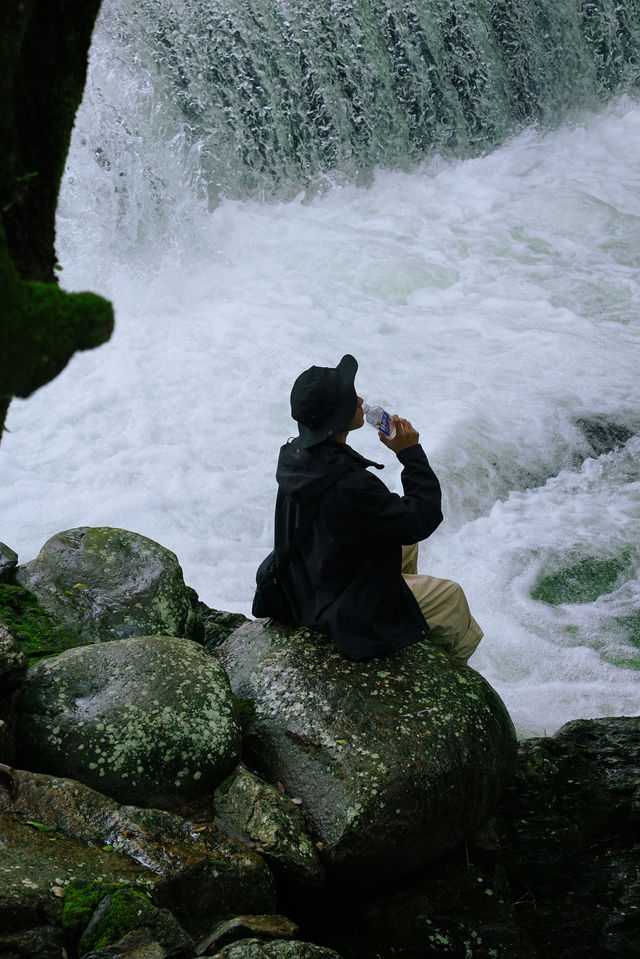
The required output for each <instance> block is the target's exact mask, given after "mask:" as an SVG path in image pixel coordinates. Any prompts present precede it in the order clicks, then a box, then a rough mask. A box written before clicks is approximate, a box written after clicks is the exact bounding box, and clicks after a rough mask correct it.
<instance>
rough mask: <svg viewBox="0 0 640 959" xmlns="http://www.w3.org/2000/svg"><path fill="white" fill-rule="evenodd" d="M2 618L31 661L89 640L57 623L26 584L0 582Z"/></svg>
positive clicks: (53, 654)
mask: <svg viewBox="0 0 640 959" xmlns="http://www.w3.org/2000/svg"><path fill="white" fill-rule="evenodd" d="M0 622H1V623H4V625H5V626H7V628H8V629H9V630H10V631H11V632H12V633H13V635H14V636H15V637H16V639H17V640H18V642H19V643H20V645H21V647H22V650H23V652H24V653H25V655H26V656H27V658H28V662H29V665H30V666H31V665H33V663H35V662H38V661H39V660H40V659H45V658H46V657H49V656H57V655H58V653H61V652H63V651H64V650H65V649H72V648H73V647H75V646H84V645H86V642H85V641H84V640H83V639H82V638H81V637H80V636H78V635H77V634H76V633H73V632H72V631H71V630H69V629H66V628H65V627H64V626H62V625H61V624H60V623H57V622H56V621H55V620H54V619H53V617H52V616H51V615H50V614H49V613H48V612H47V611H46V610H45V609H44V608H43V607H42V606H40V604H39V603H38V601H37V599H36V597H35V596H34V595H33V593H30V592H29V590H27V589H24V588H23V587H22V586H12V585H9V584H7V583H0Z"/></svg>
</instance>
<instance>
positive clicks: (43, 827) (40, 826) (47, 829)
mask: <svg viewBox="0 0 640 959" xmlns="http://www.w3.org/2000/svg"><path fill="white" fill-rule="evenodd" d="M26 823H27V826H33V828H34V829H39V830H40V832H51V830H52V829H53V826H47V825H45V823H43V822H35V820H33V819H27V820H26Z"/></svg>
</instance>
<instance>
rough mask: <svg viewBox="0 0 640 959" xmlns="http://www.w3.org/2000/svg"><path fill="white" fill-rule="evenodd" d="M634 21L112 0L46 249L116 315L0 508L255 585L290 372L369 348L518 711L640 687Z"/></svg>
mask: <svg viewBox="0 0 640 959" xmlns="http://www.w3.org/2000/svg"><path fill="white" fill-rule="evenodd" d="M639 32H640V10H638V5H637V3H633V2H627V3H607V2H604V0H601V2H599V3H597V4H596V3H589V2H586V0H585V2H580V3H578V2H577V0H576V2H569V0H565V2H561V3H560V2H558V3H551V2H549V3H548V4H547V6H546V7H545V6H544V5H543V4H541V3H540V2H538V0H536V2H533V0H531V2H528V0H519V2H517V3H516V2H513V3H506V2H497V0H496V2H490V0H475V2H473V3H471V2H470V0H453V2H451V0H449V2H447V3H445V2H444V0H432V2H429V3H423V2H418V0H358V2H346V0H344V2H337V0H336V2H327V0H324V2H321V0H314V3H311V2H310V0H297V2H285V0H279V2H278V0H271V2H267V0H261V2H257V0H253V2H243V3H239V2H237V3H236V4H235V5H232V4H231V3H228V2H225V3H222V2H217V3H213V2H210V3H202V2H199V3H195V2H187V0H184V2H177V0H174V2H169V0H144V2H138V3H133V2H132V0H120V2H116V0H106V2H105V5H104V8H103V12H102V14H101V17H100V21H99V24H98V27H97V30H96V35H95V38H94V45H93V49H92V54H91V68H90V75H89V82H88V85H87V92H86V96H85V100H84V103H83V106H82V108H81V110H80V113H79V115H78V121H77V126H76V130H75V133H74V139H73V143H72V149H71V152H70V156H69V162H68V167H67V171H66V174H65V180H64V185H63V190H62V194H61V200H60V207H59V219H58V256H59V260H60V264H61V266H62V267H63V270H62V273H61V278H62V281H63V285H64V286H65V287H66V288H67V289H83V288H90V289H93V290H95V291H97V292H101V293H103V294H104V295H106V296H108V297H110V298H111V299H112V300H113V302H114V304H115V307H116V315H117V328H116V333H115V334H114V336H113V338H112V340H111V342H110V343H109V344H107V345H106V346H104V347H103V348H101V349H100V350H98V351H96V352H92V353H87V354H80V355H78V356H76V357H75V358H74V360H73V361H72V362H71V364H70V365H69V367H68V368H67V370H66V371H65V372H64V373H63V374H62V375H61V376H60V377H58V379H56V380H55V381H54V382H53V383H51V384H50V385H48V386H47V387H45V388H43V389H42V390H40V391H39V392H38V393H37V394H36V395H35V396H34V397H32V398H31V399H29V400H28V401H25V402H18V401H16V402H14V404H13V405H12V407H11V410H10V416H9V420H8V427H9V429H10V430H11V433H10V434H8V435H7V436H6V437H5V438H4V440H3V444H2V454H1V460H0V471H1V473H2V478H1V482H0V509H1V511H2V517H3V525H2V531H1V538H2V539H3V540H4V541H5V542H7V543H8V544H9V545H11V546H12V547H13V548H14V549H16V550H17V551H18V552H19V554H20V557H21V560H22V561H26V560H27V559H30V558H31V557H32V556H33V555H35V553H36V552H37V551H38V549H39V548H40V546H41V545H42V543H43V542H44V540H45V539H46V538H47V537H48V536H49V535H51V534H53V533H54V532H57V531H59V530H61V529H65V528H69V527H72V526H78V525H86V524H88V525H97V524H105V525H114V526H122V527H126V528H129V529H133V530H136V531H138V532H141V533H144V534H145V535H148V536H151V537H152V538H154V539H156V540H158V541H159V542H161V543H163V544H164V545H166V546H168V547H170V548H171V549H173V550H174V551H175V552H176V553H177V554H178V557H179V559H180V561H181V563H182V565H183V568H184V571H185V578H186V580H187V582H188V583H190V584H191V585H192V586H194V587H195V588H196V589H197V590H198V592H199V593H200V595H201V597H202V599H204V600H205V601H206V602H207V603H208V604H209V605H211V606H215V607H218V608H225V609H232V610H241V611H243V612H248V610H249V608H250V603H251V596H252V590H253V577H254V571H255V567H256V566H257V564H258V562H259V561H260V560H261V559H262V557H263V555H264V554H265V553H266V552H267V551H268V549H269V548H270V542H271V535H272V518H273V503H274V493H275V482H274V470H275V461H276V456H277V449H278V446H279V445H280V443H281V442H283V441H284V440H285V439H286V438H287V436H288V435H290V434H291V433H292V432H294V429H295V428H294V424H293V423H292V421H291V420H290V418H289V411H288V394H289V390H290V386H291V383H292V382H293V379H294V378H295V377H296V376H297V374H298V373H299V372H300V371H301V370H302V369H304V368H305V367H306V366H308V365H310V364H312V363H317V364H320V365H335V363H336V362H337V361H338V360H339V359H340V357H341V356H342V354H343V353H345V352H351V353H353V354H354V355H355V356H356V357H357V358H358V360H359V362H360V372H359V377H358V379H357V387H358V390H359V392H360V393H361V394H362V395H363V396H365V397H366V398H368V399H370V400H375V401H378V402H382V403H383V404H385V405H387V407H389V408H391V409H392V410H394V411H397V412H399V413H402V414H403V415H406V416H408V417H409V418H410V419H411V420H412V421H413V423H414V424H415V425H416V426H417V427H418V428H419V430H420V433H421V440H422V442H423V445H424V447H425V449H426V451H427V453H428V455H429V457H430V460H431V462H432V464H433V466H434V468H435V470H436V472H437V473H438V475H439V477H440V479H441V482H442V485H443V488H444V495H445V515H446V520H445V523H444V524H443V526H442V527H441V528H440V529H439V530H438V531H437V532H436V534H435V535H434V536H433V538H431V539H430V540H428V541H427V542H426V543H424V544H423V546H422V550H421V560H420V569H421V571H423V572H432V573H434V574H435V575H441V576H449V577H451V578H456V579H458V580H459V581H460V582H461V583H462V584H463V586H464V587H465V590H466V592H467V594H468V596H469V599H470V602H471V605H472V608H473V611H474V614H475V616H476V618H477V619H478V621H479V622H480V623H481V624H482V626H483V628H484V630H485V639H484V640H483V642H482V644H481V646H480V648H479V650H478V652H477V653H476V654H475V656H474V657H473V660H472V665H473V666H474V667H475V668H476V669H478V670H479V671H480V672H482V673H483V674H484V675H485V676H486V677H487V678H488V679H489V681H490V682H491V683H492V684H493V685H494V686H495V687H496V688H497V689H498V691H499V692H500V694H501V695H502V696H503V698H504V700H505V702H506V703H507V706H508V707H509V709H510V711H511V713H512V716H513V717H514V720H515V722H516V725H517V726H518V728H519V730H520V732H521V734H523V735H525V734H528V733H532V732H536V733H537V732H542V731H546V732H552V731H553V730H554V729H556V728H557V727H558V726H559V725H560V724H561V723H562V722H564V721H566V720H567V719H571V718H575V717H579V716H596V715H612V714H620V713H638V712H640V692H639V688H640V687H639V685H638V680H639V678H640V674H639V672H638V670H639V669H640V611H639V610H640V603H639V600H640V545H639V544H640V536H639V533H640V457H639V453H640V433H639V430H640V404H639V403H638V388H637V370H638V365H639V364H638V360H639V356H640V351H639V346H640V320H639V308H640V286H639V277H640V270H639V267H640V258H639V253H638V251H639V250H640V172H639V168H638V163H637V157H638V156H639V155H640V104H639V103H638V101H637V100H636V99H635V97H636V95H637V89H638V88H637V83H638V65H637V64H638V59H637V54H638V50H639V48H640V39H639ZM625 91H626V92H625ZM614 93H615V97H614V98H613V99H610V98H611V96H612V94H614ZM608 98H609V102H608V103H606V101H607V99H608ZM533 121H536V123H535V124H534V122H533ZM499 143H503V145H501V146H498V145H497V144H499ZM352 442H353V445H354V446H356V447H357V448H358V449H359V450H361V451H362V452H363V453H365V455H370V456H372V457H374V458H378V459H379V460H380V461H383V462H385V463H386V470H385V473H386V474H387V475H386V479H387V482H388V484H389V485H390V486H392V488H394V489H399V488H400V487H399V470H398V467H397V464H396V462H395V458H394V457H393V456H392V455H391V454H390V453H388V451H386V450H385V449H384V448H383V447H382V446H381V445H380V444H379V443H378V441H377V439H376V436H375V433H374V432H373V431H371V430H368V429H367V430H366V431H364V430H363V431H361V432H360V433H358V434H354V435H353V437H352Z"/></svg>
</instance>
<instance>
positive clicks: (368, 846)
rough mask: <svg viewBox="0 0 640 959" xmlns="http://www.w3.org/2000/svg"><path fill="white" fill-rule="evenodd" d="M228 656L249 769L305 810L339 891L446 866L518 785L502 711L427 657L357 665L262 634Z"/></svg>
mask: <svg viewBox="0 0 640 959" xmlns="http://www.w3.org/2000/svg"><path fill="white" fill-rule="evenodd" d="M219 656H220V658H221V661H222V663H223V665H224V666H225V668H226V669H227V671H228V673H229V676H230V679H231V685H232V688H233V690H234V692H235V693H236V695H238V696H240V697H243V698H250V699H252V700H254V706H255V716H254V719H253V720H252V721H251V723H250V725H249V726H248V728H247V730H246V734H245V743H244V745H245V757H246V760H247V762H248V763H250V765H251V766H252V767H253V768H254V769H256V770H257V772H258V773H259V774H260V775H261V776H263V777H264V778H265V779H266V780H267V781H269V782H271V783H276V782H281V783H282V784H283V786H284V788H285V789H286V791H287V793H288V794H289V795H290V796H291V797H295V798H298V799H300V800H301V808H302V810H303V811H304V813H305V815H306V819H307V823H308V826H309V828H310V831H311V834H312V835H313V837H314V838H315V840H316V841H317V842H318V843H319V844H320V846H319V848H321V849H322V856H323V858H324V861H325V863H326V866H327V869H328V873H329V875H330V876H332V877H333V878H335V879H339V880H353V879H356V878H357V879H358V881H360V882H362V883H380V882H381V881H389V880H391V879H393V878H395V877H398V876H401V875H403V874H405V873H407V872H409V871H410V870H412V869H415V868H416V867H418V866H420V865H422V864H423V863H425V862H428V861H430V860H432V859H435V858H436V857H438V856H440V855H442V854H443V853H445V852H447V851H448V850H450V849H452V848H453V847H454V846H456V845H457V844H458V843H460V842H461V840H462V839H464V838H465V837H467V836H471V835H472V834H473V833H474V832H475V830H476V829H477V828H478V827H480V826H481V825H482V824H483V823H484V822H485V821H486V819H487V817H489V816H490V815H491V813H492V811H493V809H494V807H495V804H496V801H497V798H498V796H499V794H500V792H501V790H502V787H503V785H504V784H505V782H506V781H507V779H508V778H509V776H510V775H511V771H512V768H513V763H514V759H515V753H516V739H515V733H514V729H513V724H512V722H511V719H510V718H509V714H508V713H507V710H506V708H505V706H504V704H503V703H502V701H501V699H500V698H499V696H498V695H497V693H496V692H495V691H494V690H493V689H492V688H491V686H490V685H489V684H488V683H487V682H486V681H485V680H484V679H483V678H482V677H481V676H480V675H478V673H476V672H474V670H472V669H470V668H469V667H462V668H459V667H455V666H453V665H452V664H451V662H450V661H449V660H448V659H447V657H446V655H445V654H444V653H443V652H441V651H440V650H439V649H437V648H435V647H433V646H431V645H429V644H428V643H422V644H419V645H415V646H411V647H409V648H407V649H404V650H402V651H401V652H399V653H396V654H394V655H393V656H389V657H386V658H384V659H376V660H371V661H368V662H364V663H362V662H361V663H353V662H350V661H348V660H347V659H345V657H344V656H343V655H342V654H341V653H340V651H339V650H338V649H337V648H336V647H335V646H334V645H333V644H332V643H330V642H329V641H328V640H326V639H323V638H322V637H320V636H318V635H316V634H314V633H312V632H310V631H309V630H305V629H286V628H282V627H278V626H277V625H276V624H273V623H271V622H270V621H265V620H258V621H255V622H252V623H249V624H247V625H246V626H243V627H241V628H240V629H239V630H237V631H236V632H235V633H233V634H232V635H231V637H230V638H229V639H228V640H227V641H226V642H225V643H224V644H223V645H222V646H221V647H220V650H219Z"/></svg>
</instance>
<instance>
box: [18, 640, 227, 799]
mask: <svg viewBox="0 0 640 959" xmlns="http://www.w3.org/2000/svg"><path fill="white" fill-rule="evenodd" d="M16 709H17V722H16V746H17V751H18V755H19V756H20V763H21V765H22V766H24V767H26V768H29V769H32V770H34V771H36V772H48V773H52V774H55V775H60V776H67V777H69V778H71V779H78V780H79V781H80V782H84V783H86V784H87V785H89V786H92V787H93V788H95V789H98V790H100V791H101V792H104V793H106V794H107V795H109V796H113V797H115V798H117V799H119V800H121V801H122V802H130V803H136V804H138V805H143V806H156V807H158V808H172V807H176V806H178V805H180V804H181V803H183V802H185V801H187V800H189V799H190V798H192V797H194V796H199V795H202V794H203V793H205V792H207V791H210V790H213V789H215V787H216V786H217V785H218V784H219V783H220V782H221V781H222V780H223V779H224V778H225V777H226V776H227V775H228V774H229V772H231V770H233V768H234V767H235V766H236V765H237V762H238V758H239V751H240V744H241V732H240V724H239V721H238V716H237V709H236V704H235V701H234V699H233V697H232V695H231V690H230V688H229V682H228V679H227V676H226V674H225V672H224V670H223V669H222V667H221V666H220V664H219V663H218V662H217V661H216V660H214V659H212V658H211V657H210V656H208V654H207V653H206V652H205V651H204V650H203V649H202V647H201V646H198V645H197V644H196V643H193V642H191V641H190V640H186V639H176V638H174V637H168V636H143V637H138V638H136V639H126V640H119V641H115V642H111V643H99V644H97V645H91V646H81V647H78V648H77V649H71V650H67V652H64V653H61V654H60V655H59V656H56V657H53V658H51V659H43V660H41V661H40V662H38V663H36V664H35V665H34V666H32V667H31V669H30V670H29V673H28V675H27V680H26V682H25V685H24V687H23V689H22V691H21V693H20V697H19V699H18V703H17V707H16Z"/></svg>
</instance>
